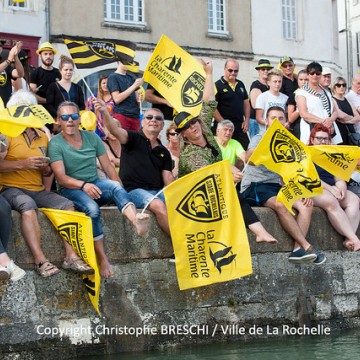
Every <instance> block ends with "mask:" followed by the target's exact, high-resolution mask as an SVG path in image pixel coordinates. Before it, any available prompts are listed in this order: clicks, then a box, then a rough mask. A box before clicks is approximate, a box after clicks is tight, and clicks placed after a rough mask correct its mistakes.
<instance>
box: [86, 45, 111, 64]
mask: <svg viewBox="0 0 360 360" xmlns="http://www.w3.org/2000/svg"><path fill="white" fill-rule="evenodd" d="M85 43H86V45H87V46H88V47H89V49H90V51H92V52H93V53H94V55H97V56H99V57H101V58H103V59H106V60H116V59H115V54H116V47H115V44H114V43H111V42H107V41H106V42H105V41H104V42H102V41H87V42H85Z"/></svg>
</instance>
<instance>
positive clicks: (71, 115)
mask: <svg viewBox="0 0 360 360" xmlns="http://www.w3.org/2000/svg"><path fill="white" fill-rule="evenodd" d="M70 118H71V119H72V120H78V119H79V118H80V114H77V113H76V114H65V115H60V119H61V120H64V121H68V120H69V119H70Z"/></svg>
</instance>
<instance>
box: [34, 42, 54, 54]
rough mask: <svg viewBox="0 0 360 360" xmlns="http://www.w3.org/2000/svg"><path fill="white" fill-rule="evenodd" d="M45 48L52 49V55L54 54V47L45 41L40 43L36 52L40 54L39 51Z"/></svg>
mask: <svg viewBox="0 0 360 360" xmlns="http://www.w3.org/2000/svg"><path fill="white" fill-rule="evenodd" d="M45 50H48V51H52V52H53V53H54V55H55V54H56V50H55V49H54V47H53V46H52V45H51V44H50V43H49V42H48V41H47V42H44V43H42V44H41V45H40V47H39V48H38V49H37V50H36V53H37V54H38V55H40V53H41V52H42V51H45Z"/></svg>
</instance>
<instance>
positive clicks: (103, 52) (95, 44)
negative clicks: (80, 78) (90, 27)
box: [63, 35, 136, 69]
mask: <svg viewBox="0 0 360 360" xmlns="http://www.w3.org/2000/svg"><path fill="white" fill-rule="evenodd" d="M63 38H64V43H65V44H66V46H67V48H68V50H69V52H70V55H71V57H72V59H73V60H74V63H75V65H76V67H77V68H78V69H88V68H94V67H97V66H101V65H107V64H109V63H112V62H116V61H118V60H120V61H121V62H122V63H123V64H132V63H133V60H134V57H135V50H136V44H135V43H133V42H131V41H125V40H115V39H94V38H84V37H78V36H67V35H63Z"/></svg>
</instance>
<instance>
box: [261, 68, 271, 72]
mask: <svg viewBox="0 0 360 360" xmlns="http://www.w3.org/2000/svg"><path fill="white" fill-rule="evenodd" d="M259 70H260V71H270V69H269V68H260V69H259Z"/></svg>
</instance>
